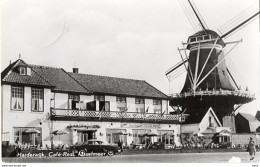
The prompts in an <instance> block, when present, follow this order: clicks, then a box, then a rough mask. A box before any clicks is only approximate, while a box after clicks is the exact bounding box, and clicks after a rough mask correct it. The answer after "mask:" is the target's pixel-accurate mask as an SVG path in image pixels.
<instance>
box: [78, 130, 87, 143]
mask: <svg viewBox="0 0 260 167" xmlns="http://www.w3.org/2000/svg"><path fill="white" fill-rule="evenodd" d="M87 140H88V133H87V132H78V142H79V143H83V142H84V141H87Z"/></svg>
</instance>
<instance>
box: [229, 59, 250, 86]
mask: <svg viewBox="0 0 260 167" xmlns="http://www.w3.org/2000/svg"><path fill="white" fill-rule="evenodd" d="M226 60H227V61H226V65H227V67H228V70H229V72H230V74H231V75H232V76H231V77H233V78H234V80H235V81H236V85H234V87H236V88H237V89H239V88H241V86H242V88H243V89H244V88H245V87H246V84H245V81H244V80H243V78H242V77H241V74H240V72H239V70H238V68H237V67H236V66H235V64H234V63H233V62H232V60H231V58H230V57H227V59H226Z"/></svg>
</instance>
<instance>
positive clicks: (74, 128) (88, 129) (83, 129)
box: [70, 127, 98, 132]
mask: <svg viewBox="0 0 260 167" xmlns="http://www.w3.org/2000/svg"><path fill="white" fill-rule="evenodd" d="M70 129H73V130H77V131H94V132H96V131H97V130H98V128H87V127H73V128H70Z"/></svg>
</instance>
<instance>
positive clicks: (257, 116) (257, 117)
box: [255, 111, 260, 121]
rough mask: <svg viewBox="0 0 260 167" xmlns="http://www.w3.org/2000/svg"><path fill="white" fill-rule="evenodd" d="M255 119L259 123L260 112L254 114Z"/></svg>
mask: <svg viewBox="0 0 260 167" xmlns="http://www.w3.org/2000/svg"><path fill="white" fill-rule="evenodd" d="M255 118H256V119H257V120H258V121H260V111H257V112H256V114H255Z"/></svg>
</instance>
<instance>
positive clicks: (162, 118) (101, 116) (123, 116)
mask: <svg viewBox="0 0 260 167" xmlns="http://www.w3.org/2000/svg"><path fill="white" fill-rule="evenodd" d="M186 117H187V115H183V114H182V115H181V114H163V115H161V114H152V113H136V112H118V111H88V110H68V109H54V108H51V117H50V118H51V120H68V121H72V120H74V121H109V122H137V123H140V122H144V123H180V122H183V121H184V120H185V118H186Z"/></svg>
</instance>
